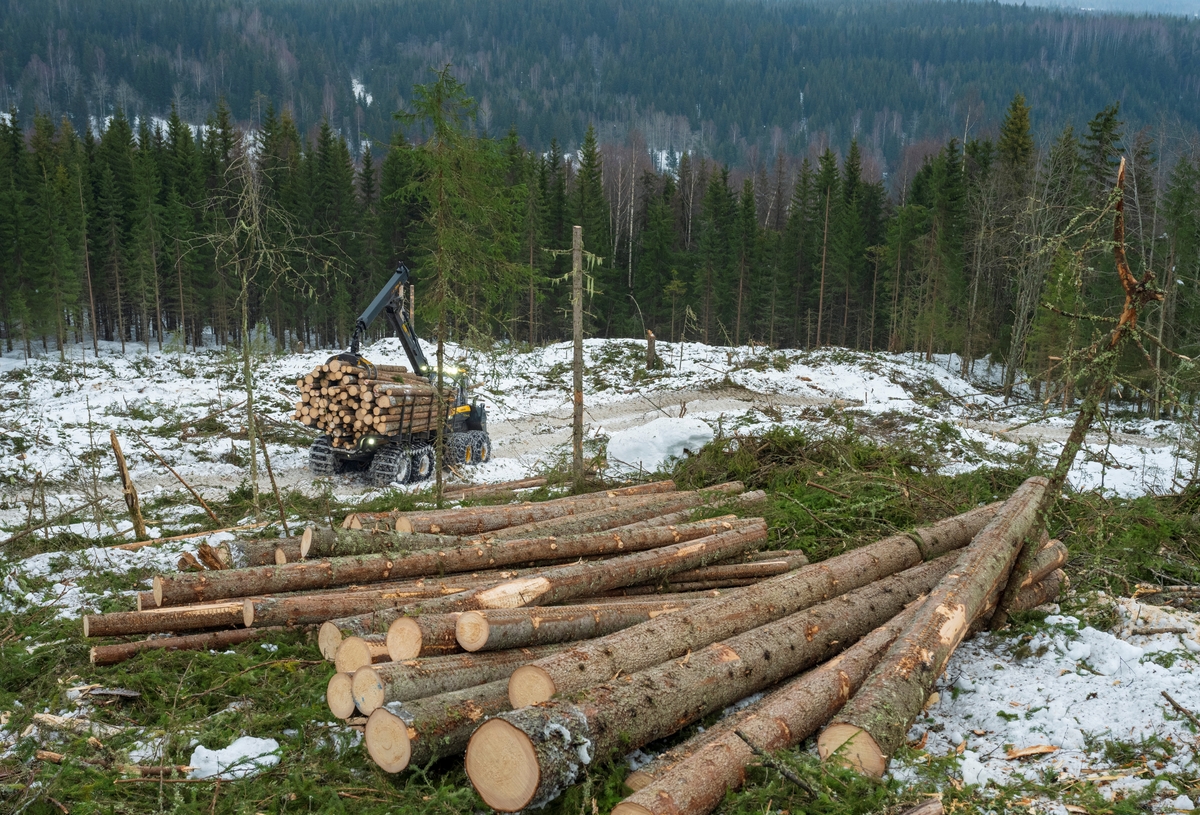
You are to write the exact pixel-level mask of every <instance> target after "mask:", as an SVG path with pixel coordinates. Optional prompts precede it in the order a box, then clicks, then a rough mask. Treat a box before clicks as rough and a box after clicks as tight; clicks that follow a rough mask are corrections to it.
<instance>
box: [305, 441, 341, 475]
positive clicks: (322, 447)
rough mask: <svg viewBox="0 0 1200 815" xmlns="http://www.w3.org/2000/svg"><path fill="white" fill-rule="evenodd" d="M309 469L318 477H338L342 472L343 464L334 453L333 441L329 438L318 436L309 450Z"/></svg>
mask: <svg viewBox="0 0 1200 815" xmlns="http://www.w3.org/2000/svg"><path fill="white" fill-rule="evenodd" d="M308 469H309V470H311V471H312V474H313V475H315V476H318V477H326V476H332V475H337V474H338V473H340V472H341V471H342V462H340V461H338V458H337V456H335V455H334V453H333V440H332V439H331V438H330V437H329V436H317V438H316V440H315V441H314V442H313V443H312V447H310V448H308Z"/></svg>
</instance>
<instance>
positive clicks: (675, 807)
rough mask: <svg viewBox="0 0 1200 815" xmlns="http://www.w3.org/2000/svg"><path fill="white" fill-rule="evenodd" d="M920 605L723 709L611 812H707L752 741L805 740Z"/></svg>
mask: <svg viewBox="0 0 1200 815" xmlns="http://www.w3.org/2000/svg"><path fill="white" fill-rule="evenodd" d="M915 612H916V608H915V607H911V608H909V609H906V610H905V611H904V612H902V613H901V614H899V615H897V616H896V617H895V618H893V619H892V620H890V621H889V622H888V623H887V624H885V625H883V626H880V627H879V628H876V629H875V630H874V631H872V632H871V633H870V634H868V635H867V636H865V637H864V638H863V639H861V640H859V641H858V642H857V643H855V644H854V645H852V646H851V647H850V648H848V649H846V650H845V651H844V652H843V653H842V654H840V655H839V656H837V657H834V658H833V659H831V660H830V661H829V662H826V663H825V664H824V665H822V666H820V667H819V668H814V669H813V670H811V671H808V672H807V673H804V674H801V675H800V676H798V677H796V678H795V679H793V680H791V681H790V682H788V683H787V684H785V685H783V686H782V687H780V688H779V689H778V690H775V691H773V692H771V693H770V694H768V695H767V696H766V697H764V698H763V699H762V700H761V701H759V702H758V703H756V704H755V705H754V706H753V707H751V708H748V709H746V710H744V711H741V712H740V713H738V714H735V715H733V716H729V717H726V718H725V719H722V720H721V721H719V722H717V723H716V724H714V725H713V726H712V727H710V728H708V729H707V730H706V731H704V732H703V733H700V734H698V735H696V736H694V737H693V738H691V739H689V740H688V741H686V742H684V743H683V744H681V745H679V746H678V747H676V748H674V749H673V750H670V751H668V752H667V753H664V754H663V756H661V757H660V758H661V760H659V759H656V760H655V761H653V762H651V764H650V765H647V766H646V767H643V768H642V770H641V771H639V774H638V777H637V778H634V777H633V776H631V777H630V778H629V779H627V780H626V783H627V784H629V783H630V782H631V781H633V782H634V783H637V784H639V786H637V787H634V789H635V791H636V793H637V794H635V795H632V796H630V797H628V798H626V799H625V800H624V801H622V802H621V803H620V804H618V805H617V806H616V808H615V809H613V815H668V814H669V815H676V814H677V813H680V812H687V813H692V814H693V815H702V814H703V813H707V812H711V811H712V810H714V809H716V808H717V806H718V805H719V804H720V803H721V801H722V800H723V799H724V798H725V794H726V792H727V791H728V790H736V789H739V788H740V787H741V786H742V785H743V784H744V783H745V781H746V767H747V765H749V764H750V763H751V762H752V761H753V760H754V758H755V754H754V751H753V749H752V748H751V747H750V745H749V744H747V743H746V742H745V741H744V740H743V739H742V738H741V737H740V736H738V735H737V733H736V732H735V731H741V733H742V734H744V735H745V736H746V737H747V738H749V739H750V742H751V743H752V744H753V745H754V746H755V747H757V748H758V749H760V750H762V751H764V752H774V751H776V750H782V749H785V748H788V747H792V746H794V745H796V744H799V743H800V742H802V741H804V740H805V739H806V738H808V737H809V736H810V735H811V734H813V733H814V732H816V731H817V729H818V728H820V727H821V725H823V724H825V723H826V722H828V721H829V719H830V718H831V717H832V716H834V715H835V714H836V713H837V711H838V709H839V708H841V706H842V705H844V704H845V703H846V700H847V699H849V698H850V696H851V695H852V694H853V693H854V692H855V691H856V690H857V689H858V687H859V686H860V685H861V684H862V682H863V680H865V679H866V678H867V675H868V674H869V673H870V672H871V671H872V670H873V669H874V668H875V665H876V664H878V662H879V660H880V659H881V658H882V657H883V655H884V653H885V652H886V651H887V649H888V648H889V647H890V646H891V644H892V643H893V642H894V641H895V639H896V637H897V636H898V635H899V634H900V632H901V631H902V630H903V628H904V626H905V625H907V624H908V623H909V622H910V621H911V620H912V617H913V615H914V614H915Z"/></svg>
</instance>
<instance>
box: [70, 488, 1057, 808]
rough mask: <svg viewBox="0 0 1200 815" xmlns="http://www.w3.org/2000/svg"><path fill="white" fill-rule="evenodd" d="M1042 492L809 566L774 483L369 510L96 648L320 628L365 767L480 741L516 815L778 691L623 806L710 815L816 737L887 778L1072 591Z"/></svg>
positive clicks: (114, 652) (107, 619) (728, 720)
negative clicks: (974, 672) (913, 730)
mask: <svg viewBox="0 0 1200 815" xmlns="http://www.w3.org/2000/svg"><path fill="white" fill-rule="evenodd" d="M1045 492H1046V481H1045V479H1040V478H1034V479H1030V480H1028V481H1027V482H1025V484H1023V485H1022V486H1021V487H1020V488H1019V489H1018V490H1017V491H1016V492H1015V493H1014V494H1013V496H1012V497H1010V498H1009V499H1008V500H1007V501H1004V502H1002V503H996V504H992V505H988V506H982V507H979V508H976V509H974V510H971V511H970V512H967V513H965V514H963V515H958V516H955V517H951V518H947V519H945V520H942V521H939V522H937V523H934V524H932V525H930V526H927V527H923V528H919V529H915V530H913V531H912V532H910V533H907V534H899V535H895V536H892V537H889V538H884V539H882V540H879V541H876V542H875V543H872V544H869V545H867V546H863V547H861V548H858V549H855V550H852V551H849V552H846V553H845V554H842V555H839V556H836V557H833V558H830V559H828V560H825V561H823V562H821V563H816V564H808V563H807V562H806V560H805V559H804V558H803V556H801V555H799V554H798V553H795V552H790V551H769V550H766V549H764V546H765V545H766V543H767V525H766V523H765V521H764V520H763V519H762V518H761V517H748V516H752V515H753V510H754V508H755V506H756V504H757V502H760V501H762V500H763V499H764V498H765V496H764V495H763V493H761V492H746V491H744V490H743V487H742V485H741V484H738V483H730V484H721V485H718V486H714V487H710V488H707V489H702V490H695V491H677V490H676V489H675V486H674V484H673V483H672V482H669V481H666V482H655V483H652V484H642V485H637V486H632V487H626V488H622V489H614V490H609V491H607V492H603V493H596V494H591V495H584V496H578V497H567V498H558V499H555V500H550V501H545V502H540V503H523V504H505V505H501V506H490V507H473V508H459V509H448V510H440V511H430V512H407V513H379V514H367V513H360V514H358V515H357V516H355V522H356V523H357V525H358V528H345V529H340V530H337V531H332V530H323V531H318V530H313V529H309V530H306V531H305V533H304V535H302V536H299V537H297V538H293V539H282V540H275V541H258V542H255V541H247V542H242V543H230V544H227V545H226V546H225V547H224V548H223V550H222V551H221V552H219V553H216V554H214V556H213V558H212V559H214V560H217V561H219V562H222V563H229V564H232V565H233V566H234V568H228V569H219V570H210V571H203V572H191V573H179V574H171V575H163V576H160V577H158V578H156V579H155V580H154V585H153V591H151V592H147V593H145V594H144V595H143V596H142V597H141V598H140V608H141V609H142V610H141V611H138V612H128V613H115V614H103V615H93V616H89V617H86V618H85V620H84V631H85V634H86V635H88V636H111V635H129V634H135V633H151V632H175V634H176V636H168V637H158V638H155V639H150V640H143V641H140V642H130V643H122V644H118V645H105V646H99V647H97V648H94V649H93V650H92V659H93V662H95V663H97V664H109V663H112V662H116V661H119V660H120V659H124V658H127V657H129V656H131V655H132V654H134V653H137V652H138V651H140V650H144V649H147V648H164V647H165V648H172V647H175V648H208V647H213V646H215V645H217V644H222V645H223V644H227V643H230V642H239V641H243V640H246V639H252V638H254V637H258V636H264V635H269V632H273V631H279V630H283V629H284V627H287V626H298V625H320V630H319V634H318V636H317V644H318V647H319V648H320V651H321V653H322V655H323V656H324V657H325V658H326V659H328V660H330V661H331V662H332V663H333V667H334V672H333V674H332V676H331V677H330V679H329V682H328V685H327V692H326V698H327V701H328V703H329V708H330V710H331V711H332V712H333V714H334V715H335V716H338V717H339V718H342V719H345V720H347V721H348V722H349V723H350V724H351V725H353V726H361V727H362V728H363V731H364V734H365V746H366V750H367V752H368V754H369V755H370V757H371V759H372V760H373V761H374V762H375V763H376V764H378V766H379V767H380V768H382V769H383V770H384V771H386V772H389V773H400V772H403V771H404V770H405V769H406V768H408V767H410V766H412V765H414V764H416V765H418V766H423V765H425V764H426V763H428V762H430V761H431V760H434V759H438V758H442V757H446V756H452V755H459V754H463V755H465V763H466V771H467V774H468V776H469V778H470V780H471V783H472V784H473V785H474V787H475V789H476V790H477V792H478V793H479V795H480V796H481V797H482V798H483V800H484V801H485V802H486V803H487V804H488V805H489V806H491V807H492V808H494V809H496V810H499V811H501V812H516V811H519V810H523V809H526V808H529V807H537V806H540V805H543V804H545V803H547V802H549V801H552V800H554V799H555V798H556V797H558V796H559V795H560V794H561V793H562V792H563V791H564V790H566V789H567V787H569V786H570V785H571V784H573V783H575V782H576V781H577V780H579V779H580V776H581V774H582V773H584V772H585V771H586V768H587V766H588V765H589V764H591V763H592V762H595V761H604V760H608V759H612V758H614V757H618V756H620V755H621V754H623V753H626V752H628V751H630V750H633V749H636V748H639V747H642V746H644V745H647V744H650V743H651V742H654V741H656V740H658V739H661V738H664V737H666V736H668V735H671V734H672V733H675V732H678V731H679V730H681V729H682V728H684V727H686V726H687V725H689V724H690V723H692V722H695V721H697V720H699V719H700V718H702V717H704V716H706V715H708V714H710V713H712V712H714V711H719V710H721V709H723V708H725V707H728V706H730V705H733V704H734V703H736V702H738V701H739V700H742V699H745V698H746V697H748V696H751V695H753V694H756V693H765V695H763V696H762V698H761V699H760V700H759V701H757V702H755V703H754V704H752V705H750V706H748V707H746V708H744V709H742V710H740V711H739V712H737V713H735V714H732V715H730V716H727V717H725V718H724V719H722V720H720V721H719V722H717V723H716V724H715V725H714V726H712V727H709V728H708V729H706V730H704V731H703V732H701V733H700V734H699V735H697V736H695V737H693V738H692V739H690V740H688V741H685V742H682V743H681V744H679V745H678V746H676V747H675V748H674V749H672V750H669V751H667V752H664V753H662V754H660V755H658V756H657V757H656V758H655V759H654V760H653V761H652V762H651V763H650V764H649V765H646V766H644V767H642V768H641V769H639V770H637V771H636V772H633V773H632V774H631V775H630V776H629V777H628V778H627V779H626V783H627V785H628V786H629V788H630V790H631V791H632V794H631V795H630V797H628V798H627V799H625V800H624V801H623V802H621V803H620V804H619V805H618V806H617V808H616V809H615V810H614V812H615V813H620V815H633V814H634V813H655V814H656V815H665V813H704V812H709V811H711V810H713V809H715V808H716V807H717V805H718V804H719V803H720V802H721V800H722V799H723V798H724V796H725V794H726V791H727V790H730V789H737V788H738V787H740V786H741V785H742V784H743V783H744V780H745V774H746V767H747V765H748V764H750V763H751V761H753V760H754V756H755V752H756V751H772V750H778V749H781V748H785V747H790V746H793V745H796V744H798V743H799V742H801V741H804V740H805V739H807V738H809V737H810V736H812V735H814V734H817V733H818V732H819V738H818V747H819V750H820V753H821V756H822V757H823V758H824V759H826V760H829V761H836V762H840V763H843V764H847V765H850V766H852V767H855V768H856V769H858V770H859V771H861V772H863V773H867V774H870V775H874V776H881V775H882V774H883V773H884V771H885V769H886V766H887V762H888V760H889V758H890V757H891V755H892V754H893V752H894V751H895V750H896V748H897V747H899V746H900V745H901V744H902V743H903V741H904V739H905V736H906V734H907V732H908V729H909V727H910V726H911V724H912V722H913V720H914V719H915V718H916V716H917V714H918V713H919V712H920V711H921V710H922V708H923V706H924V705H925V703H926V700H927V699H928V697H929V695H930V694H931V693H932V691H933V689H934V686H935V683H936V682H937V681H938V679H939V677H940V676H941V675H942V672H943V670H944V669H945V666H946V663H947V661H948V660H949V658H950V655H951V654H952V653H953V651H954V649H955V648H956V646H957V645H958V644H959V643H960V642H961V641H962V640H963V639H964V638H965V637H967V636H969V635H970V634H971V633H973V632H975V631H977V630H980V629H981V628H983V627H985V626H987V625H988V624H989V622H995V620H996V619H1002V618H1003V616H1004V615H1005V614H1007V613H1008V612H1010V611H1013V610H1019V609H1028V608H1032V607H1034V606H1037V605H1041V604H1042V603H1045V602H1048V601H1049V600H1051V599H1053V598H1055V597H1056V596H1057V595H1058V593H1059V592H1060V591H1061V590H1062V589H1063V588H1064V587H1065V584H1066V578H1065V576H1064V575H1063V573H1062V570H1061V567H1062V566H1063V565H1065V563H1066V560H1067V550H1066V548H1065V547H1064V546H1063V545H1062V544H1061V543H1060V542H1058V541H1050V540H1047V538H1046V535H1045V533H1044V531H1043V530H1042V527H1041V517H1042V515H1041V512H1040V509H1041V505H1042V503H1043V501H1044V499H1045V498H1046V496H1045ZM700 510H703V511H704V512H703V514H705V515H709V516H715V517H708V518H706V519H703V520H693V518H694V517H696V515H697V514H699V513H698V511H700ZM205 562H206V563H207V562H209V559H205ZM206 629H207V630H206ZM212 629H223V630H218V631H213V630H212ZM198 630H206V631H205V633H200V634H195V633H187V632H192V631H198Z"/></svg>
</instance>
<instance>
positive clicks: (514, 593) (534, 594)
mask: <svg viewBox="0 0 1200 815" xmlns="http://www.w3.org/2000/svg"><path fill="white" fill-rule="evenodd" d="M551 588H553V586H552V585H551V583H550V581H549V580H547V579H546V578H544V577H527V578H523V579H520V580H511V581H509V582H507V583H501V584H500V585H499V586H495V587H493V588H490V589H485V590H483V591H481V592H479V594H477V595H475V599H476V600H477V601H478V602H479V604H480V605H481V606H483V607H484V608H520V607H521V606H527V605H530V604H532V603H535V602H536V601H537V599H538V598H539V597H541V596H542V595H543V594H545V593H546V592H548V591H550V589H551Z"/></svg>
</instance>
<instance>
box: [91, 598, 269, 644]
mask: <svg viewBox="0 0 1200 815" xmlns="http://www.w3.org/2000/svg"><path fill="white" fill-rule="evenodd" d="M241 625H242V603H241V601H237V602H232V603H211V604H208V605H200V606H183V607H182V608H164V609H151V610H149V611H114V612H112V613H110V614H85V615H83V636H85V637H125V636H129V635H131V634H159V633H162V632H164V631H201V630H203V629H205V628H230V627H233V626H241ZM263 627H265V626H263Z"/></svg>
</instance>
